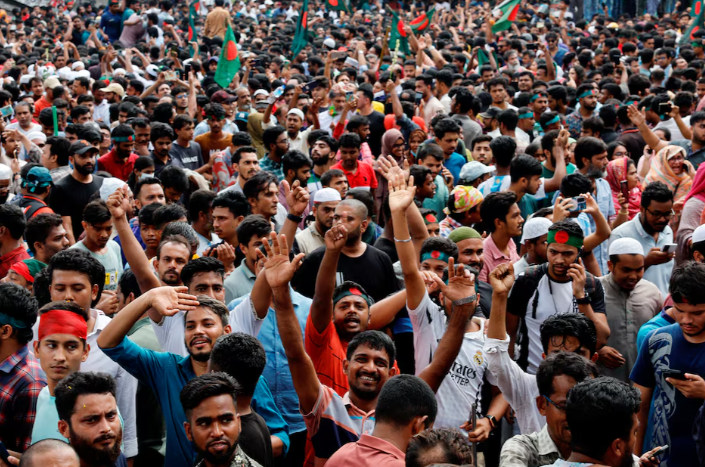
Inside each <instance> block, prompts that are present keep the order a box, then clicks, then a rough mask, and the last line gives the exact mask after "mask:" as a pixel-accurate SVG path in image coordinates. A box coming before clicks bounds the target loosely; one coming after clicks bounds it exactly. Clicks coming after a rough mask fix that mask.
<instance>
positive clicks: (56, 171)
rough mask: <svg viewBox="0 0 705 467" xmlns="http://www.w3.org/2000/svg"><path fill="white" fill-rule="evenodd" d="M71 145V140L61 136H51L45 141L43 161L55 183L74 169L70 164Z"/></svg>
mask: <svg viewBox="0 0 705 467" xmlns="http://www.w3.org/2000/svg"><path fill="white" fill-rule="evenodd" d="M52 135H53V131H52ZM69 147H71V143H70V142H69V140H67V139H66V138H62V137H61V136H49V137H48V138H47V140H46V142H45V143H44V150H43V151H42V159H41V163H42V165H43V166H44V167H45V168H47V169H49V173H50V174H51V179H52V180H53V181H54V183H56V182H58V181H59V180H61V179H62V178H64V177H66V176H67V175H69V174H70V173H71V171H72V169H71V167H70V166H69V154H68V151H69Z"/></svg>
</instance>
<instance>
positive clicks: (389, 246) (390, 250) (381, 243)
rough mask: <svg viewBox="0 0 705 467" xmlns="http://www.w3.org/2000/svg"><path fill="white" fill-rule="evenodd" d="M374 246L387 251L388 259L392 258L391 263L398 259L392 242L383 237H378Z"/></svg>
mask: <svg viewBox="0 0 705 467" xmlns="http://www.w3.org/2000/svg"><path fill="white" fill-rule="evenodd" d="M374 246H375V248H377V249H378V250H381V251H384V252H385V253H387V256H389V259H390V260H392V264H394V263H396V262H397V261H399V255H398V254H397V248H396V247H395V246H394V242H393V241H391V240H389V239H387V238H384V237H379V238H378V239H377V241H376V242H375V245H374Z"/></svg>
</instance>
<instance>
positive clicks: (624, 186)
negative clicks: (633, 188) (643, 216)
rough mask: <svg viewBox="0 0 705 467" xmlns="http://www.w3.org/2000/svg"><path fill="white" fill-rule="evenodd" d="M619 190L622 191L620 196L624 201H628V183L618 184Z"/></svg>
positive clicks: (624, 181)
mask: <svg viewBox="0 0 705 467" xmlns="http://www.w3.org/2000/svg"><path fill="white" fill-rule="evenodd" d="M619 189H620V190H621V191H622V196H624V199H625V200H628V199H629V182H627V181H626V180H622V181H621V182H619Z"/></svg>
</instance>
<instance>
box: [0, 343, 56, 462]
mask: <svg viewBox="0 0 705 467" xmlns="http://www.w3.org/2000/svg"><path fill="white" fill-rule="evenodd" d="M46 384H47V383H46V376H45V375H44V372H43V371H42V368H41V367H40V366H39V361H38V360H37V359H36V358H34V356H33V355H32V354H30V353H29V349H28V347H27V346H26V345H25V346H24V347H22V348H21V349H20V350H18V351H17V352H15V353H14V354H12V355H10V356H9V357H7V358H6V359H5V361H3V362H2V363H0V441H2V442H3V444H5V447H6V448H7V449H11V450H13V451H20V452H24V451H25V450H26V449H27V448H28V447H29V445H30V444H31V439H32V426H33V425H34V418H35V416H36V408H37V397H39V392H40V391H41V390H42V388H43V387H44V386H46Z"/></svg>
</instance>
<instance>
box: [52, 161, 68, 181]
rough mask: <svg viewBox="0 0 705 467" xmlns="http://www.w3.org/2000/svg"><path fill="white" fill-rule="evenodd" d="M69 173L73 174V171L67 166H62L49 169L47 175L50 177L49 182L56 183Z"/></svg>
mask: <svg viewBox="0 0 705 467" xmlns="http://www.w3.org/2000/svg"><path fill="white" fill-rule="evenodd" d="M71 172H73V169H72V168H71V166H69V165H63V166H61V167H57V168H55V169H51V170H50V171H49V174H50V175H51V181H52V182H54V183H56V182H58V181H59V180H61V179H62V178H64V177H66V176H67V175H69V174H70V173H71Z"/></svg>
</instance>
